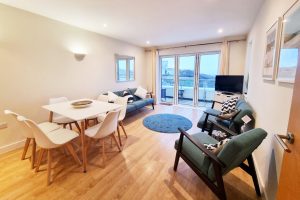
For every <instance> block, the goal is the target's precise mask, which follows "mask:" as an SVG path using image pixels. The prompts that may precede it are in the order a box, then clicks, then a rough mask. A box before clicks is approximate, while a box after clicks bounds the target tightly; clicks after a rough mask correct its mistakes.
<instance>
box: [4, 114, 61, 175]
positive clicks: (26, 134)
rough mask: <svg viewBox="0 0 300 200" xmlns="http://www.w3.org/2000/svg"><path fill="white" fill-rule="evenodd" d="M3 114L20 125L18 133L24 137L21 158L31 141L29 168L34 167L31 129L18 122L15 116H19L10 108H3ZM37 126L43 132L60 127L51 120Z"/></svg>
mask: <svg viewBox="0 0 300 200" xmlns="http://www.w3.org/2000/svg"><path fill="white" fill-rule="evenodd" d="M4 114H6V115H9V116H11V117H12V118H13V119H14V120H15V122H16V123H17V124H18V125H19V126H20V128H21V129H20V133H21V134H22V135H23V136H24V137H25V138H26V141H25V146H24V149H23V153H22V157H21V160H24V159H25V157H26V153H27V151H28V147H29V145H30V142H31V141H32V152H31V169H33V168H34V164H35V154H36V142H35V138H34V135H33V132H32V130H31V129H30V128H29V127H28V126H27V125H26V124H25V123H24V122H20V121H19V120H18V119H17V117H18V116H20V115H19V114H17V113H15V112H13V111H11V110H4ZM38 126H39V128H40V129H42V130H43V131H44V132H46V133H47V132H51V131H53V130H56V129H59V128H61V127H60V126H59V125H57V124H55V123H51V122H43V123H40V124H38Z"/></svg>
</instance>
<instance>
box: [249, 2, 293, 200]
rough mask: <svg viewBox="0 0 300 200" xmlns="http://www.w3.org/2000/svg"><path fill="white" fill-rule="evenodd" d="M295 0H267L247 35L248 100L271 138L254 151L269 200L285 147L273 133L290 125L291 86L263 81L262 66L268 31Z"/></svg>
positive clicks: (257, 123)
mask: <svg viewBox="0 0 300 200" xmlns="http://www.w3.org/2000/svg"><path fill="white" fill-rule="evenodd" d="M294 2H295V0H266V2H265V3H264V5H263V7H262V8H261V11H260V13H259V15H258V16H257V18H256V20H255V23H254V25H253V27H252V29H251V31H250V33H249V35H248V43H249V44H250V43H251V42H252V48H249V49H252V52H251V53H249V52H248V53H247V55H249V56H250V55H251V58H248V59H250V60H251V62H249V63H251V66H249V75H250V78H249V90H248V101H249V102H250V104H251V105H252V106H253V108H254V110H255V112H256V126H257V127H261V128H263V129H265V130H266V131H267V132H268V137H267V139H266V140H264V142H263V143H262V145H261V146H260V147H259V148H258V150H257V151H256V152H255V153H254V159H255V163H256V168H257V171H258V175H259V178H260V180H261V182H262V184H263V187H264V190H265V193H266V197H267V199H275V195H276V190H277V184H278V179H279V173H280V168H281V161H282V155H283V150H282V149H281V147H280V146H279V145H278V144H277V142H276V141H275V140H274V134H279V133H280V134H285V133H286V130H287V125H288V119H289V113H290V106H291V97H292V92H293V87H292V85H288V84H279V83H278V82H277V81H275V82H272V81H263V79H262V66H263V58H264V51H265V43H266V31H267V30H268V29H269V28H270V27H271V26H272V24H273V23H274V22H275V21H276V20H277V19H278V17H280V16H282V15H283V14H284V13H285V11H286V10H287V9H288V8H289V7H290V6H291V5H292V4H293V3H294Z"/></svg>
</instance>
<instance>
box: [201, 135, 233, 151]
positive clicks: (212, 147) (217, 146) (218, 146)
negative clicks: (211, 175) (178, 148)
mask: <svg viewBox="0 0 300 200" xmlns="http://www.w3.org/2000/svg"><path fill="white" fill-rule="evenodd" d="M229 141H230V138H226V139H224V140H221V141H220V142H218V143H216V144H204V146H205V147H206V149H208V150H210V151H212V152H213V153H214V154H218V153H219V152H220V151H221V150H222V148H223V146H224V145H225V144H226V143H227V142H229Z"/></svg>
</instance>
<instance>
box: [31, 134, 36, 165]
mask: <svg viewBox="0 0 300 200" xmlns="http://www.w3.org/2000/svg"><path fill="white" fill-rule="evenodd" d="M35 154H36V143H35V139H32V152H31V169H33V168H34V165H35Z"/></svg>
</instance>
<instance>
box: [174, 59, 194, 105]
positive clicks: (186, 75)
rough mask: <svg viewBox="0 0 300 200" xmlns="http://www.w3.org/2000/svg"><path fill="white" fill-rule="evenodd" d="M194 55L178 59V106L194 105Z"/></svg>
mask: <svg viewBox="0 0 300 200" xmlns="http://www.w3.org/2000/svg"><path fill="white" fill-rule="evenodd" d="M195 64H196V56H195V55H180V56H179V57H178V104H182V105H190V106H193V105H194V94H195V90H194V88H195Z"/></svg>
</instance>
